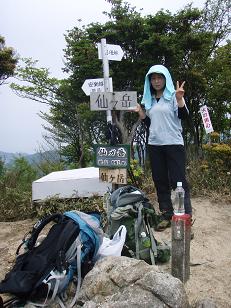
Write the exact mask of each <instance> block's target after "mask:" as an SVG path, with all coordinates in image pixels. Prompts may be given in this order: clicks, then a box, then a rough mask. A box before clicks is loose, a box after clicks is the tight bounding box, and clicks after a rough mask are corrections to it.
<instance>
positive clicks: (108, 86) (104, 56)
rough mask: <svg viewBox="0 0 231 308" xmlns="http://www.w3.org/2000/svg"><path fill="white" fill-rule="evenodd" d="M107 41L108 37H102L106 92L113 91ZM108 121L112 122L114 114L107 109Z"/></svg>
mask: <svg viewBox="0 0 231 308" xmlns="http://www.w3.org/2000/svg"><path fill="white" fill-rule="evenodd" d="M106 51H107V43H106V39H105V38H103V39H101V53H102V60H103V78H104V91H105V92H112V91H113V89H110V83H109V61H108V57H107V52H106ZM107 123H111V124H112V114H111V110H107Z"/></svg>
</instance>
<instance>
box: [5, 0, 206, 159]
mask: <svg viewBox="0 0 231 308" xmlns="http://www.w3.org/2000/svg"><path fill="white" fill-rule="evenodd" d="M127 2H129V3H130V4H131V5H132V6H136V8H137V10H138V9H141V8H143V11H142V12H143V15H147V14H155V13H156V12H157V11H158V10H160V9H161V8H163V9H164V10H169V11H170V12H172V13H175V12H176V11H178V10H180V9H182V8H183V7H184V6H185V5H187V4H188V3H190V2H192V3H193V6H194V7H199V8H202V7H203V5H204V2H205V1H204V0H194V1H186V0H161V1H159V0H143V1H141V0H130V1H129V0H127ZM110 7H111V6H110V4H108V3H107V2H106V1H105V0H92V1H81V0H2V1H1V13H0V35H1V36H3V37H5V40H6V45H7V46H11V47H13V48H14V49H15V50H16V51H17V53H18V54H19V55H20V56H21V57H31V58H33V59H34V60H38V61H39V64H38V66H39V67H46V68H49V69H50V72H51V73H52V75H53V76H55V77H58V78H62V77H63V74H62V71H61V68H62V67H63V49H64V48H65V40H64V34H65V33H66V31H67V30H71V29H73V27H74V26H76V25H77V26H78V25H79V21H78V19H81V20H82V22H81V25H87V24H89V23H91V22H100V23H103V22H104V21H106V17H105V16H104V15H103V14H102V12H103V11H110ZM108 43H110V42H108ZM102 75H103V73H102ZM100 77H102V76H99V78H100ZM9 81H13V80H12V79H10V80H9ZM121 90H122V89H121ZM39 111H48V107H47V106H45V105H42V104H39V103H36V102H34V101H30V100H26V99H23V98H20V97H18V96H16V95H15V94H14V93H13V92H12V91H11V90H10V89H9V86H8V85H2V86H0V151H4V152H13V153H19V152H24V153H35V152H36V151H37V150H38V149H39V146H40V145H41V144H43V139H42V134H43V133H44V131H43V128H42V124H43V121H42V120H41V118H40V117H39V116H38V112H39Z"/></svg>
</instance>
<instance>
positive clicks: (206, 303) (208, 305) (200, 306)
mask: <svg viewBox="0 0 231 308" xmlns="http://www.w3.org/2000/svg"><path fill="white" fill-rule="evenodd" d="M193 308H218V307H217V305H216V304H215V302H214V301H213V300H212V299H210V298H204V299H201V300H199V301H197V302H196V303H195V305H193Z"/></svg>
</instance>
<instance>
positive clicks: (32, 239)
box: [16, 213, 65, 255]
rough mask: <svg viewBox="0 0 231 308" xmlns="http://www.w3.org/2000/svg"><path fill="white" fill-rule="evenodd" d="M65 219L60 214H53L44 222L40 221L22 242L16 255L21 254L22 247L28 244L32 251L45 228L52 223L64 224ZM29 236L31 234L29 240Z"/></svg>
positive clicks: (43, 220)
mask: <svg viewBox="0 0 231 308" xmlns="http://www.w3.org/2000/svg"><path fill="white" fill-rule="evenodd" d="M64 218H65V217H64V216H63V215H62V214H60V213H56V214H52V215H49V216H46V217H45V218H44V219H42V220H39V221H38V222H37V223H36V224H35V225H34V227H33V229H32V231H31V232H29V233H27V234H26V235H25V236H24V238H23V240H22V243H21V244H20V245H19V246H18V248H17V250H16V255H18V254H19V251H20V248H21V247H22V245H23V244H26V247H27V248H28V249H29V250H31V249H32V248H33V247H34V245H35V243H36V241H37V238H38V236H39V233H40V232H41V231H42V230H43V228H44V227H45V226H46V225H47V224H49V223H50V222H51V221H55V222H58V223H59V222H62V221H63V219H64ZM28 234H30V237H29V238H27V236H28Z"/></svg>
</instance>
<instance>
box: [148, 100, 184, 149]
mask: <svg viewBox="0 0 231 308" xmlns="http://www.w3.org/2000/svg"><path fill="white" fill-rule="evenodd" d="M146 114H147V116H148V117H149V118H150V120H151V125H150V128H149V138H148V144H151V145H170V144H182V145H183V144H184V140H183V137H182V126H181V120H180V119H179V118H178V105H177V101H176V97H175V95H173V97H172V99H171V100H170V101H169V100H165V99H164V97H163V96H162V97H161V98H160V99H159V101H158V102H157V100H156V99H155V98H153V105H152V107H151V109H148V110H146Z"/></svg>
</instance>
